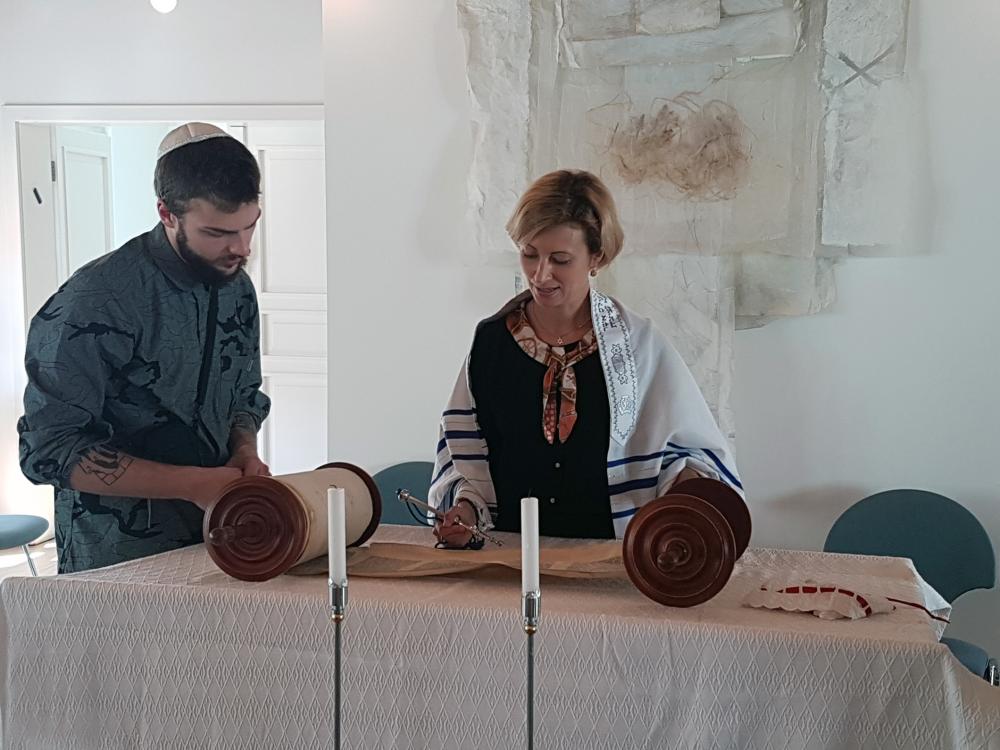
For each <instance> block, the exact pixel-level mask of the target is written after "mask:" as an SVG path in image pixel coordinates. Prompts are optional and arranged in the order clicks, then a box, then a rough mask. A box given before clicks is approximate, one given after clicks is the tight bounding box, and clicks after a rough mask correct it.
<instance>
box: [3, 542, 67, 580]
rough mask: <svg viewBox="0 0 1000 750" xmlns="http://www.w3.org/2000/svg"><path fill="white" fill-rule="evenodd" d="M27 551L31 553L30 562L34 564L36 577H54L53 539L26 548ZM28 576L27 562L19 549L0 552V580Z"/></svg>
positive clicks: (54, 545) (54, 553)
mask: <svg viewBox="0 0 1000 750" xmlns="http://www.w3.org/2000/svg"><path fill="white" fill-rule="evenodd" d="M28 551H29V552H30V553H31V560H32V562H34V563H35V568H36V569H37V570H38V575H40V576H54V575H55V574H56V542H55V540H54V539H50V540H49V541H47V542H42V543H41V544H36V545H34V546H33V547H28ZM30 575H31V570H30V569H29V568H28V561H27V560H26V559H25V557H24V551H23V550H21V548H20V547H14V548H13V549H4V550H0V580H3V579H4V578H7V577H9V576H30Z"/></svg>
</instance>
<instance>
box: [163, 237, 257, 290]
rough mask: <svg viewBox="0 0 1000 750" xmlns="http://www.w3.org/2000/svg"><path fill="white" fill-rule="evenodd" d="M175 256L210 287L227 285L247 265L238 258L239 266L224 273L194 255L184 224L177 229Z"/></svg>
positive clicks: (196, 254)
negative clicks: (178, 256) (179, 257)
mask: <svg viewBox="0 0 1000 750" xmlns="http://www.w3.org/2000/svg"><path fill="white" fill-rule="evenodd" d="M177 254H178V255H180V256H181V258H182V259H183V260H184V262H185V263H187V264H188V267H189V268H190V269H191V273H193V274H194V275H195V276H196V277H197V278H198V280H199V281H201V282H203V283H205V284H211V285H212V286H222V285H224V284H228V283H230V282H232V281H234V280H235V279H236V277H237V276H239V275H240V274H239V271H240V269H241V268H243V267H244V266H245V265H246V264H247V259H246V258H240V264H239V265H238V266H237V267H236V268H235V269H234V270H233V271H232V272H231V273H226V272H225V271H222V270H220V269H218V268H216V267H215V266H213V265H212V264H211V263H209V262H208V261H207V260H205V259H204V258H202V257H201V256H200V255H198V253H196V252H195V251H194V250H193V249H192V248H191V245H189V244H188V241H187V232H185V231H184V224H183V223H181V224H180V226H179V227H178V228H177Z"/></svg>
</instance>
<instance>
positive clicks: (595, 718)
mask: <svg viewBox="0 0 1000 750" xmlns="http://www.w3.org/2000/svg"><path fill="white" fill-rule="evenodd" d="M375 540H383V541H419V542H421V543H429V542H430V538H429V532H427V531H426V530H422V529H416V528H404V527H382V528H380V529H379V531H378V532H377V535H376V537H375ZM514 543H516V537H514ZM808 579H811V580H816V581H819V582H823V583H826V582H832V583H836V584H838V585H841V586H843V587H849V588H851V589H853V590H855V591H861V592H865V593H873V594H882V595H886V596H893V597H896V598H900V599H904V600H907V601H913V602H919V603H922V604H924V605H925V606H927V607H928V608H930V609H932V610H937V611H940V612H945V613H946V612H947V611H948V607H947V604H946V603H944V602H943V600H941V599H940V597H937V595H936V594H935V592H933V590H931V589H930V588H929V587H927V585H926V584H925V583H924V582H923V581H922V580H921V579H920V577H919V576H918V575H917V573H916V571H915V569H914V568H913V566H912V564H911V563H910V562H909V561H908V560H903V559H898V558H882V557H864V556H852V555H833V554H825V553H816V552H797V551H789V550H774V549H750V550H747V552H746V553H745V554H744V556H743V558H742V560H741V561H740V563H738V565H737V568H736V570H735V571H734V575H733V577H732V579H731V580H730V581H729V584H728V585H727V586H726V588H725V589H723V591H722V592H721V593H720V594H719V595H718V596H717V597H716V598H715V599H713V600H712V601H711V602H708V603H706V604H704V605H701V606H698V607H693V608H690V609H671V608H667V607H662V606H660V605H658V604H656V603H655V602H652V601H650V600H649V599H646V598H645V597H643V596H642V595H641V594H640V593H639V592H638V591H637V590H635V589H634V588H633V587H632V586H631V584H630V583H629V582H628V581H620V580H601V581H579V580H577V581H574V580H557V579H550V578H548V577H544V578H543V579H542V587H543V600H542V601H543V604H542V624H541V629H540V631H539V634H538V636H537V639H536V659H537V661H536V709H535V722H536V746H537V747H539V748H544V749H546V750H557V749H560V748H572V750H584V749H588V750H589V749H590V748H661V747H663V748H740V749H742V748H768V749H769V750H770V749H772V748H845V747H870V748H879V749H880V750H889V749H891V748H906V749H907V750H910V749H912V748H935V749H936V750H937V749H941V748H980V747H986V748H1000V690H997V689H995V688H991V687H990V686H989V685H987V684H986V682H985V681H983V680H978V679H976V678H975V677H974V676H973V675H971V674H969V673H968V672H967V671H966V670H965V669H963V668H962V666H961V665H960V664H959V663H958V662H957V661H956V660H955V659H954V658H953V657H952V656H951V654H950V653H949V651H948V650H947V648H946V647H944V646H942V645H940V644H939V643H938V642H937V639H938V636H939V634H940V627H942V626H941V624H940V623H937V622H935V621H934V620H933V619H931V618H930V617H928V616H927V614H925V613H924V612H922V611H920V610H918V609H913V608H909V607H900V608H898V609H897V610H896V611H894V612H892V613H891V614H886V615H877V616H874V617H871V618H868V619H865V620H859V621H853V622H851V621H844V620H839V621H824V620H820V619H819V618H816V617H813V616H812V615H809V614H801V613H787V612H772V611H768V610H757V609H749V608H746V607H742V606H740V601H741V599H742V597H743V596H744V595H745V593H746V592H748V591H749V590H750V589H752V588H754V587H757V586H759V585H760V584H761V583H762V582H764V581H784V582H787V583H793V582H802V581H803V580H808ZM327 603H328V595H327V586H326V579H325V577H295V576H281V577H279V578H276V579H274V580H272V581H268V582H265V583H247V582H242V581H237V580H234V579H232V578H229V577H228V576H226V575H225V574H224V573H222V572H221V571H219V570H218V569H217V568H215V566H214V564H213V563H212V562H211V560H210V559H209V557H208V555H207V553H206V552H205V549H204V547H202V546H197V547H190V548H186V549H182V550H176V551H173V552H168V553H165V554H162V555H157V556H154V557H149V558H145V559H143V560H136V561H132V562H128V563H123V564H120V565H116V566H112V567H109V568H104V569H100V570H94V571H88V572H84V573H77V574H73V575H64V576H57V577H53V578H35V579H32V578H9V579H7V580H5V581H4V582H3V583H2V585H0V604H2V614H3V621H2V628H0V635H2V644H0V645H2V647H3V654H2V659H3V661H2V668H3V680H2V691H3V692H2V696H0V697H2V709H3V736H4V748H5V749H6V750H21V749H23V748H44V749H45V750H56V749H59V748H67V749H69V748H72V750H89V749H90V748H95V749H96V748H102V749H104V748H107V749H111V748H114V749H118V748H122V749H124V748H130V749H131V748H142V750H154V749H156V748H202V747H205V748H240V749H241V750H245V749H246V748H265V749H266V750H281V749H283V748H295V749H296V750H303V749H308V748H329V747H331V746H332V740H331V736H332V715H333V702H332V684H333V680H332V675H333V658H332V653H333V627H332V625H331V624H330V621H329V614H328V608H327ZM344 649H345V652H344V654H345V663H344V685H345V689H346V691H347V693H346V696H345V704H344V722H345V724H344V732H345V734H344V747H345V748H380V749H381V748H504V749H505V750H506V749H509V748H516V747H523V746H524V744H525V743H524V735H523V727H524V699H525V674H524V654H525V636H524V633H523V631H522V630H521V625H520V583H519V578H518V574H517V573H516V571H510V572H509V573H501V572H481V573H479V574H471V575H463V576H449V577H438V578H426V579H409V580H387V579H361V578H353V579H352V580H351V584H350V607H349V610H348V616H347V619H346V621H345V625H344Z"/></svg>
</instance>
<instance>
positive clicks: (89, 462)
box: [80, 448, 133, 487]
mask: <svg viewBox="0 0 1000 750" xmlns="http://www.w3.org/2000/svg"><path fill="white" fill-rule="evenodd" d="M132 460H133V459H132V457H131V456H127V455H125V454H124V453H119V452H118V451H116V450H114V449H112V448H92V449H91V450H89V451H87V452H86V453H85V454H83V460H81V461H80V468H81V469H83V471H84V473H85V474H93V475H94V476H95V477H97V478H98V479H100V480H101V481H102V482H104V484H106V485H108V486H109V487H110V486H111V485H113V484H114V483H115V482H117V481H118V480H119V479H121V478H122V475H123V474H124V473H125V470H126V469H128V467H129V465H130V464H131V463H132Z"/></svg>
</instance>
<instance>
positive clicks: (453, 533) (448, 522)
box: [434, 498, 476, 547]
mask: <svg viewBox="0 0 1000 750" xmlns="http://www.w3.org/2000/svg"><path fill="white" fill-rule="evenodd" d="M455 521H461V522H462V523H464V524H465V525H466V526H475V525H476V510H475V508H474V507H473V506H472V503H471V502H470V501H468V500H466V499H465V498H459V500H458V502H456V503H455V504H454V505H453V506H452V507H451V509H450V510H449V511H448V512H447V513H445V514H444V518H443V519H442V520H440V521H438V522H437V523H435V524H434V536H436V537H437V538H438V540H440V541H442V542H444V544H445V546H447V547H464V546H465V545H466V544H468V543H469V541H470V540H471V539H472V532H470V531H466V530H465V529H463V528H462V527H461V526H459V525H458V524H456V523H455Z"/></svg>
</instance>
